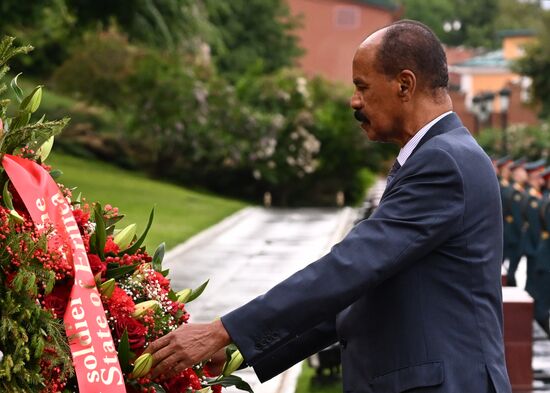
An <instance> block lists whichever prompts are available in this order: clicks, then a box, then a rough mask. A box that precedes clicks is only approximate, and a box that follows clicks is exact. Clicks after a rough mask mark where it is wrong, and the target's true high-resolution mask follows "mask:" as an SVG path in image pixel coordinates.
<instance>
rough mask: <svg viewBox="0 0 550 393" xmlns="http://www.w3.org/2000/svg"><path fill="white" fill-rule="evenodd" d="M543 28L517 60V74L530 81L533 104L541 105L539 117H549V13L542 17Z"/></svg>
mask: <svg viewBox="0 0 550 393" xmlns="http://www.w3.org/2000/svg"><path fill="white" fill-rule="evenodd" d="M543 18H544V19H543V20H544V23H543V26H544V28H542V29H540V30H539V34H538V39H537V41H536V42H535V43H533V44H531V45H529V46H528V47H527V48H526V53H525V56H524V57H522V58H520V59H519V60H517V62H516V63H515V69H516V71H517V72H519V73H521V74H523V75H526V76H528V77H529V78H531V80H532V85H531V88H532V90H531V92H532V97H533V98H534V102H535V103H536V104H540V105H541V110H540V115H541V117H544V118H549V117H550V75H549V73H548V69H550V12H548V11H547V12H546V13H544V15H543Z"/></svg>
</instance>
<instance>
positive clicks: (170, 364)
mask: <svg viewBox="0 0 550 393" xmlns="http://www.w3.org/2000/svg"><path fill="white" fill-rule="evenodd" d="M180 357H181V354H179V355H178V354H177V353H173V354H171V355H170V356H168V357H166V358H164V359H163V360H162V361H161V362H160V363H159V364H157V365H156V366H155V368H154V369H153V372H152V373H151V377H152V378H156V377H158V376H159V375H161V374H162V375H163V376H168V375H171V374H172V371H173V370H174V369H175V368H176V366H178V367H180V365H181V367H183V368H182V370H185V369H186V368H187V367H190V366H192V364H191V365H190V366H185V365H186V364H187V363H189V360H188V359H181V358H180Z"/></svg>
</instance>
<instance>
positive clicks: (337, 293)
mask: <svg viewBox="0 0 550 393" xmlns="http://www.w3.org/2000/svg"><path fill="white" fill-rule="evenodd" d="M501 262H502V214H501V201H500V192H499V185H498V182H497V179H496V176H495V173H494V170H493V168H492V165H491V162H490V160H489V158H488V157H487V156H486V154H485V153H484V152H483V150H482V149H481V148H480V147H479V146H478V144H477V143H476V142H475V140H474V139H473V138H472V136H471V135H470V134H469V132H468V130H467V129H466V128H464V127H463V126H462V123H461V122H460V120H459V118H458V117H457V116H456V115H455V114H454V113H453V114H450V115H448V116H446V117H444V118H443V119H441V120H440V121H439V122H438V123H436V124H435V125H434V126H433V127H432V128H431V129H430V130H429V131H428V133H427V134H426V135H425V136H424V138H423V139H422V140H421V141H420V143H419V145H418V146H417V147H416V149H415V151H414V152H413V154H412V155H411V156H410V157H409V158H408V160H407V161H406V163H405V164H404V165H403V167H402V168H401V169H400V170H399V171H398V172H397V174H396V176H395V177H394V178H393V180H392V182H391V183H390V184H389V185H388V187H387V189H386V191H385V193H384V195H383V197H382V199H381V202H380V205H379V207H378V208H377V209H376V211H375V212H374V213H373V215H372V216H371V217H370V218H369V219H367V220H364V221H362V222H360V223H359V224H357V225H356V226H355V228H353V230H352V231H351V232H350V233H349V235H348V236H347V237H346V238H345V239H344V240H342V241H341V242H340V243H339V244H337V245H336V246H334V247H333V248H332V250H331V251H330V253H329V254H327V255H325V256H324V257H322V258H321V259H320V260H318V261H317V262H314V263H312V264H311V265H309V266H307V267H306V268H305V269H303V270H301V271H299V272H297V273H296V274H294V275H292V276H291V277H289V278H288V279H286V280H285V281H283V282H281V283H280V284H278V285H277V286H275V287H274V288H272V289H271V290H270V291H269V292H267V293H266V294H265V295H262V296H260V297H258V298H256V299H254V300H253V301H251V302H250V303H248V304H246V305H244V306H242V307H240V308H238V309H236V310H235V311H233V312H231V313H229V314H227V315H225V316H224V317H222V322H223V324H224V326H225V327H226V329H227V330H228V332H229V334H230V336H231V338H232V339H233V341H234V342H235V344H236V345H237V347H238V348H239V349H240V350H241V352H242V354H243V356H244V358H245V360H246V362H247V363H248V364H249V365H251V366H253V367H254V369H255V371H256V373H257V375H258V377H259V378H260V380H267V379H269V378H271V377H273V376H275V375H276V374H278V373H280V372H281V371H283V370H285V369H286V368H288V367H290V366H291V365H293V364H294V363H296V362H298V361H300V360H301V359H303V358H305V357H307V356H308V355H310V354H312V353H315V352H316V351H318V350H320V349H322V348H324V347H325V346H327V345H328V344H330V343H333V342H335V341H337V340H339V341H340V344H341V348H342V364H343V377H344V378H343V379H344V391H345V392H355V393H357V392H361V393H397V392H405V391H406V392H433V393H487V392H493V391H496V392H497V393H510V392H511V388H510V383H509V381H508V375H507V372H506V365H505V361H504V346H503V338H502V292H501V284H500V268H501Z"/></svg>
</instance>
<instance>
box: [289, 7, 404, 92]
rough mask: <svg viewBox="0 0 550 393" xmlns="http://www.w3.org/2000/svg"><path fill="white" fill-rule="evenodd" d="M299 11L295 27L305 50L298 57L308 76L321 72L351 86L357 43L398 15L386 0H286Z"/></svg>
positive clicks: (294, 10)
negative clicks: (301, 55) (299, 22)
mask: <svg viewBox="0 0 550 393" xmlns="http://www.w3.org/2000/svg"><path fill="white" fill-rule="evenodd" d="M287 2H288V5H289V7H290V10H291V12H292V13H293V14H294V15H301V17H302V28H301V29H299V30H297V34H298V36H299V38H300V45H301V46H302V47H303V48H304V49H305V50H306V53H305V55H304V56H303V57H302V58H301V59H300V60H299V64H300V66H301V68H302V69H303V70H304V71H305V72H306V74H308V75H310V76H314V75H322V76H324V77H325V78H327V79H330V80H332V81H340V82H343V83H345V84H348V85H350V86H351V79H352V77H351V62H352V59H353V55H354V54H355V50H356V49H357V46H358V45H359V44H360V43H361V42H362V41H363V40H364V39H365V38H366V37H367V36H368V35H369V34H370V33H372V32H374V31H375V30H377V29H379V28H381V27H384V26H386V25H388V24H390V23H392V22H393V21H395V20H397V19H399V16H400V9H399V8H398V7H396V6H395V5H394V4H393V2H392V1H390V0H371V1H368V0H287Z"/></svg>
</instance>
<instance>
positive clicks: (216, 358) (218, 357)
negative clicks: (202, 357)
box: [206, 347, 227, 377]
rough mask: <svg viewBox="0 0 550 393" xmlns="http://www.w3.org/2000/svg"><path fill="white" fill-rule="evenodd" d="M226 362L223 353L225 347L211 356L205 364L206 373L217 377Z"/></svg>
mask: <svg viewBox="0 0 550 393" xmlns="http://www.w3.org/2000/svg"><path fill="white" fill-rule="evenodd" d="M226 361H227V356H226V353H225V347H223V348H222V349H220V350H219V351H218V352H216V353H215V354H213V355H212V357H211V358H210V361H209V362H208V363H207V364H206V365H207V366H208V372H209V373H210V374H211V375H212V376H213V377H217V376H218V375H220V374H221V373H222V371H223V366H225V362H226Z"/></svg>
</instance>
